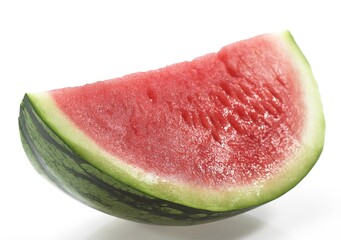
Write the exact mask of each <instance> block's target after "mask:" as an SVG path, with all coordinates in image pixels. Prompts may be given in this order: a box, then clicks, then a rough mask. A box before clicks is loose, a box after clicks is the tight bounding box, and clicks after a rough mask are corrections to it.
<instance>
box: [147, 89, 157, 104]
mask: <svg viewBox="0 0 341 240" xmlns="http://www.w3.org/2000/svg"><path fill="white" fill-rule="evenodd" d="M147 95H148V98H149V100H150V101H151V102H152V103H156V100H157V96H156V93H155V92H154V91H153V90H152V89H148V90H147Z"/></svg>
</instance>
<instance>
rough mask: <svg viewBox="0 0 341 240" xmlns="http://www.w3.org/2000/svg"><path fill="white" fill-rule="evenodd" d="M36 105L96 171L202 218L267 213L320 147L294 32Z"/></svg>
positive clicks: (36, 100) (313, 101) (312, 92)
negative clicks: (263, 207)
mask: <svg viewBox="0 0 341 240" xmlns="http://www.w3.org/2000/svg"><path fill="white" fill-rule="evenodd" d="M28 96H29V99H30V101H31V102H32V104H33V106H34V108H35V110H36V111H37V112H38V114H39V116H40V117H41V118H42V119H43V121H44V122H45V123H46V124H47V125H48V126H49V127H50V128H51V129H52V130H53V131H54V132H55V133H56V134H57V135H58V136H60V138H61V139H63V141H65V143H66V144H67V145H69V146H70V148H72V149H73V150H74V151H75V152H76V153H77V154H79V155H80V156H81V157H82V158H84V159H85V160H86V161H88V162H89V163H91V164H92V165H93V166H95V167H96V168H98V169H100V170H101V171H103V172H105V173H106V174H108V175H110V176H112V177H113V178H115V179H117V180H118V181H121V182H123V183H125V184H127V185H129V186H131V187H133V188H135V189H137V190H139V191H141V192H144V193H146V194H148V195H151V196H153V197H156V198H160V199H164V200H167V201H170V202H174V203H177V204H182V205H185V206H189V207H193V208H198V209H205V210H210V211H232V210H238V209H243V208H250V207H253V206H257V205H260V204H263V203H265V202H268V201H270V200H272V199H274V198H276V197H278V196H280V195H282V194H284V193H285V192H287V191H288V190H289V189H291V188H292V187H293V186H295V185H296V184H297V183H298V182H299V181H300V180H301V179H302V178H303V177H304V176H305V175H306V174H307V173H308V172H309V170H310V169H311V168H312V166H313V165H314V164H315V162H316V161H317V159H318V157H319V155H320V153H321V151H322V147H323V139H324V119H323V113H322V106H321V102H320V96H319V93H318V89H317V86H316V83H315V80H314V78H313V76H312V73H311V70H310V66H309V64H308V63H307V61H306V59H305V58H304V56H303V54H302V53H301V52H300V50H299V48H298V47H297V45H296V43H295V41H294V40H293V38H292V37H291V35H290V33H289V32H283V33H279V34H265V35H261V36H258V37H255V38H252V39H248V40H244V41H241V42H237V43H235V44H231V45H228V46H226V47H224V48H222V49H221V50H220V51H219V52H217V53H211V54H208V55H205V56H202V57H199V58H196V59H194V60H193V61H190V62H182V63H178V64H174V65H170V66H167V67H165V68H162V69H159V70H153V71H149V72H141V73H135V74H131V75H127V76H124V77H121V78H116V79H112V80H106V81H101V82H96V83H93V84H88V85H84V86H81V87H73V88H64V89H58V90H53V91H49V92H44V93H35V94H29V95H28Z"/></svg>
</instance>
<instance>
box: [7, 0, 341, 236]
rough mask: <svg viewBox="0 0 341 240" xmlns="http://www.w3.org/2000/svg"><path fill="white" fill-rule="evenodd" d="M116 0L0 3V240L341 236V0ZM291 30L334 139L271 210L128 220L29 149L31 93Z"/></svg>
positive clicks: (330, 137) (329, 137)
mask: <svg viewBox="0 0 341 240" xmlns="http://www.w3.org/2000/svg"><path fill="white" fill-rule="evenodd" d="M117 2H118V1H116V2H115V3H114V1H92V2H90V1H79V2H75V1H54V2H52V1H34V0H33V1H21V2H20V1H0V80H1V86H2V87H1V93H0V98H1V99H0V104H1V105H0V106H1V107H0V110H1V117H0V121H1V124H0V141H1V142H0V149H1V152H0V154H1V159H0V220H1V223H0V239H4V240H7V239H23V238H25V239H35V240H40V239H44V240H50V239H53V240H57V239H58V240H78V239H81V240H109V239H125V240H130V239H149V240H152V239H165V240H167V239H196V240H203V239H209V240H222V239H224V240H228V239H233V240H236V239H262V240H263V239H286V240H292V239H297V240H302V239H328V240H329V239H341V233H340V225H341V218H340V215H341V197H340V192H341V191H340V190H341V174H340V169H341V159H340V142H341V140H340V134H341V131H340V123H341V118H340V104H341V93H340V80H341V79H340V69H341V61H340V56H341V48H340V43H341V38H340V33H341V31H340V28H341V13H340V12H341V8H340V7H339V6H340V5H338V4H337V2H338V1H328V0H324V1H299V0H297V1H290V0H286V1H259V0H258V1H242V0H234V1H214V0H209V1H186V0H182V1H176V0H172V1H146V0H144V1H143V0H141V1H134V2H133V1H121V3H117ZM123 2H124V3H123ZM284 29H289V30H290V31H291V32H292V34H293V35H294V37H295V38H296V41H297V42H298V44H299V45H300V47H301V49H302V50H303V52H304V53H305V55H306V57H307V58H308V60H309V62H310V64H311V66H312V69H313V72H314V75H315V77H316V79H317V81H318V84H319V87H320V92H321V95H322V100H323V104H324V111H325V117H326V122H327V131H326V141H325V148H324V152H323V154H322V156H321V158H320V160H319V161H318V163H317V164H316V165H315V167H314V168H313V170H312V171H311V172H310V173H309V175H308V176H307V177H306V178H305V179H304V180H303V181H302V182H301V183H300V184H299V185H298V186H297V187H296V188H294V189H293V190H292V191H290V192H289V193H287V194H286V195H284V196H283V197H281V198H279V199H277V200H275V201H273V202H271V203H269V204H267V205H265V206H262V207H260V208H258V209H256V210H253V211H250V212H248V213H245V214H243V215H240V216H237V217H234V218H230V219H227V220H223V221H220V222H215V223H210V224H205V225H199V226H193V227H160V226H150V225H143V224H137V223H132V222H128V221H125V220H121V219H117V218H115V217H111V216H107V215H104V214H102V213H100V212H97V211H95V210H93V209H90V208H89V207H87V206H84V205H82V204H80V203H78V202H77V201H75V200H74V199H71V198H70V197H68V196H66V195H65V194H64V193H62V192H61V191H59V190H58V189H56V188H55V187H53V186H52V185H51V184H50V183H49V182H47V181H45V179H43V178H42V177H41V176H39V175H38V174H37V173H36V172H35V171H34V170H33V168H32V167H31V165H30V163H29V162H28V160H27V158H26V156H25V154H24V152H23V150H22V147H21V143H20V140H19V133H18V126H17V125H18V124H17V118H18V112H19V104H20V101H21V98H22V97H23V95H24V93H25V92H37V91H43V90H49V89H54V88H59V87H66V86H74V85H82V84H85V83H88V82H94V81H97V80H103V79H108V78H112V77H118V76H121V75H124V74H128V73H131V72H135V71H144V70H150V69H155V68H159V67H162V66H165V65H167V64H170V63H174V62H178V61H184V60H191V59H193V58H194V57H197V56H199V55H202V54H205V53H208V52H212V51H217V50H219V49H220V47H222V46H224V45H226V44H228V43H232V42H234V41H237V40H240V39H244V38H249V37H252V36H254V35H258V34H262V33H265V32H277V31H282V30H284Z"/></svg>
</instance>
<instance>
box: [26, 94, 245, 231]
mask: <svg viewBox="0 0 341 240" xmlns="http://www.w3.org/2000/svg"><path fill="white" fill-rule="evenodd" d="M19 128H20V133H21V140H22V144H23V147H24V150H25V152H26V154H27V156H28V158H29V159H30V161H31V162H32V164H33V166H34V167H35V169H36V170H37V171H38V172H39V173H41V174H43V175H44V176H46V177H47V178H48V179H50V180H51V181H52V182H54V183H55V184H56V185H57V186H58V187H59V188H60V189H62V190H63V191H64V192H66V193H67V194H69V195H71V196H72V197H74V198H76V199H78V200H79V201H81V202H83V203H85V204H87V205H88V206H90V207H93V208H95V209H97V210H100V211H102V212H105V213H107V214H110V215H113V216H117V217H120V218H124V219H128V220H133V221H137V222H143V223H152V224H161V225H192V224H199V223H205V222H211V221H215V220H219V219H222V218H226V217H231V216H234V215H237V214H240V213H242V212H245V211H247V210H249V209H243V210H236V211H229V212H213V211H207V210H201V209H196V208H191V207H187V206H183V205H179V204H175V203H172V202H169V201H165V200H161V199H157V198H154V197H152V196H149V195H146V194H144V193H142V192H140V191H138V190H136V189H134V188H132V187H130V186H128V185H126V184H124V183H122V182H119V181H117V180H116V179H114V178H113V177H111V176H109V175H107V174H106V173H104V172H102V171H100V170H99V169H97V168H95V167H94V166H92V165H91V164H89V163H88V162H87V161H85V160H84V159H82V158H81V157H80V156H79V155H77V154H76V153H75V152H74V151H73V150H72V149H71V148H70V147H69V146H68V145H66V144H65V143H64V142H63V140H62V139H61V138H60V137H59V136H58V135H57V134H56V133H55V132H53V131H52V130H51V129H50V128H49V127H48V126H47V125H46V124H45V123H44V121H43V120H42V119H41V118H40V117H39V115H38V114H37V112H36V111H35V109H34V108H33V106H32V104H31V102H30V100H29V98H28V97H27V95H25V97H24V99H23V101H22V103H21V107H20V116H19Z"/></svg>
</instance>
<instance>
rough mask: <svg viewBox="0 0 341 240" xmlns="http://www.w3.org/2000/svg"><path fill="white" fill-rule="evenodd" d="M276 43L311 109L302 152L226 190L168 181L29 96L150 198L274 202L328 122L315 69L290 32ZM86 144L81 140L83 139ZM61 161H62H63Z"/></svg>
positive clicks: (100, 164)
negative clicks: (269, 174)
mask: <svg viewBox="0 0 341 240" xmlns="http://www.w3.org/2000/svg"><path fill="white" fill-rule="evenodd" d="M272 37H273V38H274V41H275V42H277V43H278V44H279V45H281V47H282V48H283V49H285V50H287V51H286V52H288V54H287V55H286V56H285V57H287V58H290V59H291V61H292V62H293V65H294V66H297V67H296V70H297V76H299V78H300V80H301V83H302V89H303V90H304V95H305V102H306V107H307V117H306V125H305V126H306V128H305V131H304V133H303V136H304V137H303V141H302V142H301V144H302V147H301V148H300V150H299V151H300V152H299V153H298V154H297V155H296V158H295V159H288V161H287V164H286V166H284V167H283V168H281V169H280V170H281V171H279V172H278V173H277V175H275V176H274V177H273V178H272V179H271V180H267V181H265V182H260V183H258V185H251V186H247V187H235V188H230V189H228V190H226V191H215V190H210V189H199V188H196V187H193V186H187V185H186V184H185V183H181V182H178V181H176V180H174V181H168V182H164V181H163V180H162V179H158V178H157V177H155V176H154V175H151V174H148V173H146V172H143V171H142V170H141V169H136V168H133V167H132V166H129V165H128V164H126V163H124V162H123V161H120V160H119V159H118V158H116V157H114V156H112V155H110V154H108V153H106V152H105V151H104V150H103V149H101V148H100V147H99V146H97V145H96V143H94V142H93V141H92V140H91V139H90V138H88V137H87V136H85V135H84V133H83V132H82V131H81V130H79V129H78V127H77V126H75V125H74V124H73V123H72V122H71V121H70V120H69V119H68V118H67V117H66V116H64V115H63V113H62V112H61V111H60V110H59V109H58V107H57V106H56V105H55V104H54V102H53V100H52V99H51V97H50V96H49V94H48V93H39V94H28V99H29V101H30V103H31V104H32V105H33V107H34V109H35V111H37V113H38V115H39V117H40V118H41V119H42V120H43V121H44V122H45V123H46V125H47V126H49V128H50V129H51V130H52V131H53V132H55V133H56V135H58V136H59V137H60V138H61V139H63V141H64V142H65V143H66V145H67V146H68V147H69V148H70V149H72V151H74V152H75V153H77V155H79V156H81V157H82V158H83V159H85V160H86V161H87V162H88V163H90V165H92V166H94V167H95V168H96V169H98V170H100V171H102V172H103V173H105V174H107V175H109V176H111V177H112V178H114V179H116V180H117V181H119V182H121V183H124V184H126V185H127V186H130V187H131V188H134V189H136V190H138V191H140V192H141V193H144V194H146V195H148V196H153V197H155V198H158V199H163V200H165V201H169V202H173V203H176V204H180V205H183V206H187V207H191V208H195V209H203V210H208V211H217V212H225V211H235V210H240V209H248V208H252V207H255V206H258V205H261V204H264V203H266V202H269V201H271V200H273V199H275V198H277V197H279V196H281V195H282V194H284V193H286V192H287V191H289V190H290V189H291V188H293V187H294V186H295V185H296V184H297V183H298V182H300V181H301V180H302V179H303V177H304V176H305V175H306V174H307V173H308V172H309V171H310V169H311V168H312V167H313V165H314V164H315V162H316V161H317V159H318V157H319V155H320V154H321V152H322V148H323V142H324V129H325V123H324V118H323V112H322V104H321V100H320V96H319V92H318V87H317V84H316V82H315V80H314V77H313V75H312V71H311V68H310V66H309V63H308V62H307V60H306V58H305V57H304V55H303V54H302V52H301V50H300V49H299V47H298V46H297V44H296V42H295V41H294V39H293V37H292V36H291V34H290V33H289V32H288V31H285V32H283V33H280V34H273V35H272ZM80 142H81V143H82V144H79V143H80ZM60 160H62V159H60Z"/></svg>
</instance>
